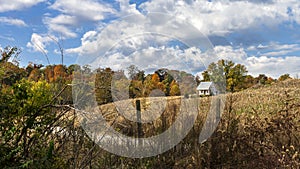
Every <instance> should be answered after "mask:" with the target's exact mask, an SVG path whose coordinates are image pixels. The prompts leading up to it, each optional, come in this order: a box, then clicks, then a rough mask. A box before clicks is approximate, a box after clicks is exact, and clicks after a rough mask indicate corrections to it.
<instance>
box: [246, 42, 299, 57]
mask: <svg viewBox="0 0 300 169" xmlns="http://www.w3.org/2000/svg"><path fill="white" fill-rule="evenodd" d="M247 50H250V51H256V50H257V51H259V52H260V53H262V54H261V55H264V56H285V55H288V54H290V53H293V52H297V51H300V44H280V43H279V42H270V43H269V44H267V45H262V44H259V45H258V46H250V47H248V48H247ZM263 51H265V52H263Z"/></svg>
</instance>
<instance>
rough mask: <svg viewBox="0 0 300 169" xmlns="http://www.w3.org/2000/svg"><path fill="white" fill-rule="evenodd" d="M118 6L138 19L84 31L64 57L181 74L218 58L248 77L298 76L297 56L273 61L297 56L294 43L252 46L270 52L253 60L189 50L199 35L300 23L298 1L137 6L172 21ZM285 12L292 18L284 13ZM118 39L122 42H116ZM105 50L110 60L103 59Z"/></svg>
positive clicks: (227, 51) (221, 51)
mask: <svg viewBox="0 0 300 169" xmlns="http://www.w3.org/2000/svg"><path fill="white" fill-rule="evenodd" d="M119 2H120V10H121V12H120V13H123V14H130V13H134V14H136V15H135V16H134V17H127V18H125V21H120V22H118V23H115V22H114V23H112V24H110V25H107V27H105V29H103V27H102V28H101V29H99V30H93V31H88V32H86V33H85V34H84V35H83V37H82V38H81V45H80V46H79V47H77V48H72V49H67V50H66V52H68V53H77V54H79V55H80V56H81V60H79V62H81V61H82V63H98V64H99V65H100V66H102V67H105V66H109V67H112V68H114V69H120V68H124V66H125V67H127V66H129V65H130V64H131V63H133V62H135V63H138V66H139V67H141V68H144V69H148V70H150V69H151V68H153V67H160V68H161V67H167V68H170V69H180V70H187V68H188V69H189V71H192V72H195V71H201V70H203V69H204V65H206V66H207V65H208V64H209V63H211V62H215V61H217V60H218V59H227V60H232V61H234V62H235V63H241V64H244V65H245V66H246V67H247V68H248V70H249V73H250V74H252V75H254V76H257V75H258V74H261V73H265V74H266V75H268V76H272V77H275V78H277V77H279V76H280V75H281V74H283V73H290V74H291V75H293V74H295V73H299V71H300V70H299V67H300V62H299V60H300V58H299V57H296V56H289V57H280V58H279V57H273V56H278V55H279V54H280V55H283V54H289V53H291V52H294V51H298V50H299V45H298V44H280V43H274V42H271V43H269V44H260V45H258V46H250V47H248V48H247V50H251V51H255V50H258V51H260V50H270V51H265V53H264V56H251V57H249V56H248V55H247V53H246V51H245V50H246V49H244V48H241V47H239V48H234V47H232V46H215V47H214V48H213V52H212V51H201V50H200V49H201V45H200V46H197V47H196V46H195V45H193V44H196V43H197V40H198V39H197V38H199V37H197V36H198V35H199V31H198V30H200V32H202V33H204V35H222V36H224V35H226V34H228V33H231V32H234V31H238V30H242V29H248V30H251V29H256V28H257V27H260V26H261V25H264V26H267V27H276V26H278V25H279V24H281V23H283V22H286V21H291V22H294V21H295V22H297V23H299V24H300V19H298V18H300V12H297V10H298V11H300V10H299V6H298V4H299V3H298V1H295V0H286V1H282V0H273V1H264V3H262V2H259V1H256V0H253V1H229V0H222V1H221V0H215V1H212V2H208V1H175V0H168V1H166V0H155V1H149V2H146V3H143V4H142V5H141V6H140V8H141V9H142V11H143V13H144V12H145V11H148V12H161V13H166V14H169V15H170V16H173V18H174V19H170V18H169V17H164V16H163V15H152V16H150V17H148V18H146V17H145V16H144V15H143V14H141V13H139V12H138V11H137V10H136V9H135V5H134V4H133V5H129V2H128V0H119ZM288 8H290V9H291V11H292V13H293V15H290V14H288V12H287V9H288ZM61 11H64V12H67V11H69V10H61ZM123 19H124V18H123ZM91 20H92V19H91ZM174 20H176V22H174ZM298 20H299V21H298ZM192 25H193V26H195V27H196V28H197V29H194V28H193V26H192ZM143 32H144V33H145V32H148V33H149V32H154V33H155V32H159V33H161V34H162V35H165V36H166V37H169V38H177V39H179V40H182V39H184V40H187V41H188V42H191V43H190V44H192V45H190V44H187V46H190V47H188V48H185V49H179V48H176V47H174V46H168V45H167V44H165V43H166V42H167V41H168V40H169V38H166V39H164V38H161V37H160V38H153V37H151V38H149V37H147V36H146V35H145V34H142V33H143ZM139 35H141V37H139ZM121 40H123V41H124V43H120V41H121ZM195 41H196V42H195ZM153 42H156V43H157V46H155V45H153ZM194 42H195V43H194ZM109 50H112V51H109ZM107 51H109V52H108V53H109V55H107V57H103V55H104V54H105V53H106V52H107ZM108 53H106V54H108ZM183 58H184V59H183ZM183 62H185V63H183ZM99 65H94V66H99Z"/></svg>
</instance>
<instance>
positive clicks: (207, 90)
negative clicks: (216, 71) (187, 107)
mask: <svg viewBox="0 0 300 169" xmlns="http://www.w3.org/2000/svg"><path fill="white" fill-rule="evenodd" d="M197 91H198V94H199V96H212V95H217V94H218V91H217V89H216V87H215V85H214V83H213V82H201V83H200V84H199V86H198V87H197Z"/></svg>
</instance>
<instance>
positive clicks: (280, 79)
mask: <svg viewBox="0 0 300 169" xmlns="http://www.w3.org/2000/svg"><path fill="white" fill-rule="evenodd" d="M287 79H292V78H291V77H290V74H283V75H281V76H280V77H279V78H278V80H279V81H285V80H287Z"/></svg>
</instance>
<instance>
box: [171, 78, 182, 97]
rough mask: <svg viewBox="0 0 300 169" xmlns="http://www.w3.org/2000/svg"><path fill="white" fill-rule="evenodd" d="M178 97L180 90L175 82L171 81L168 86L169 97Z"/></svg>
mask: <svg viewBox="0 0 300 169" xmlns="http://www.w3.org/2000/svg"><path fill="white" fill-rule="evenodd" d="M179 95H180V89H179V86H178V84H177V83H176V81H175V80H173V81H172V83H171V85H170V96H179Z"/></svg>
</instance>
